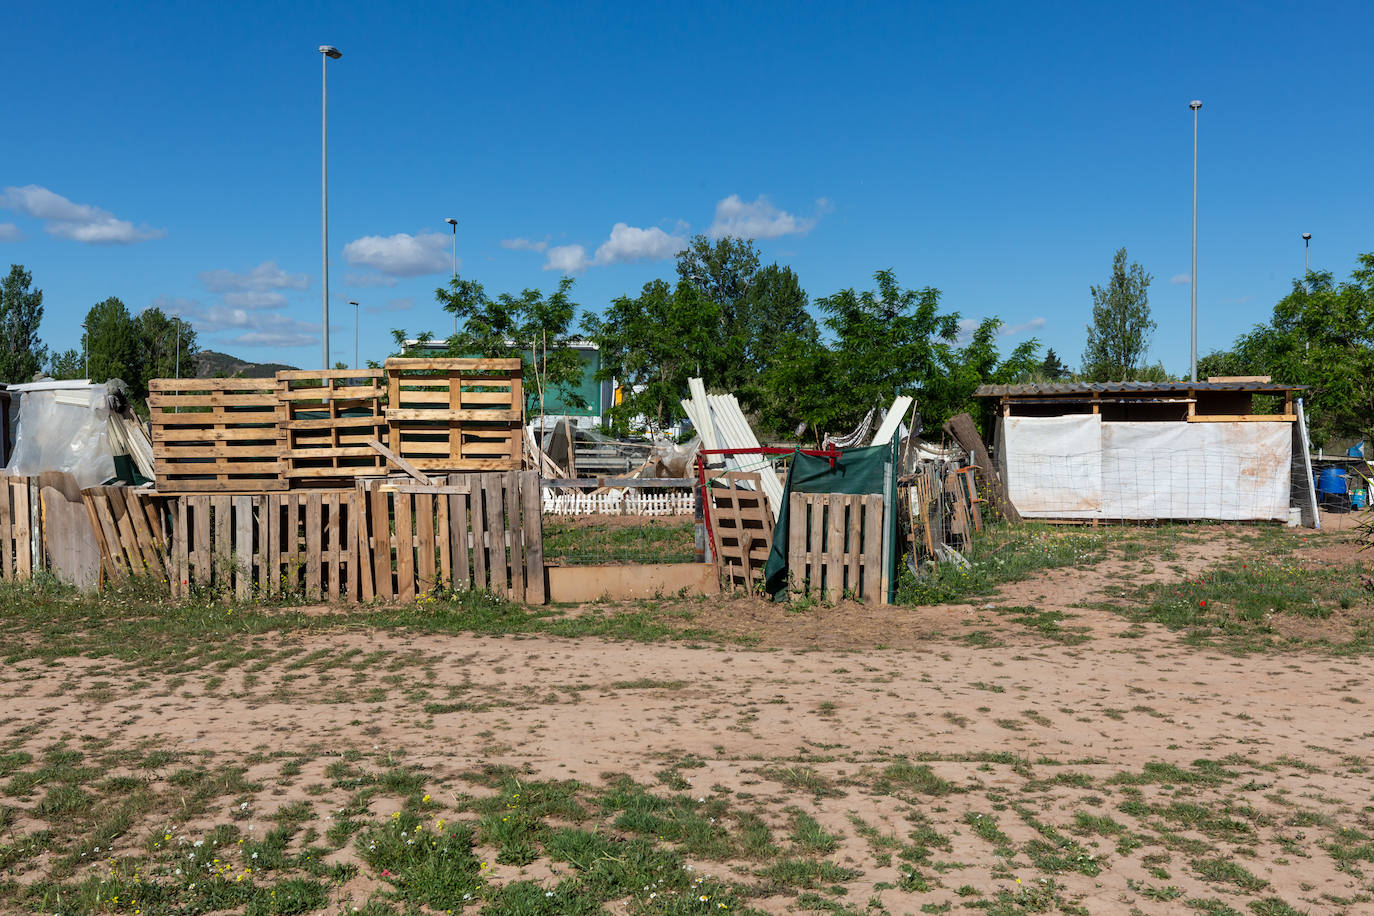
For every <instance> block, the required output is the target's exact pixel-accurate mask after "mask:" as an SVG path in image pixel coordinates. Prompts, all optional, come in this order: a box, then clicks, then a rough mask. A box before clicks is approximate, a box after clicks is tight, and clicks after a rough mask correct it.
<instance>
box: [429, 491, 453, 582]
mask: <svg viewBox="0 0 1374 916" xmlns="http://www.w3.org/2000/svg"><path fill="white" fill-rule="evenodd" d="M433 489H435V490H438V489H440V488H439V487H434V488H433ZM443 489H448V488H447V487H444V488H443ZM450 495H451V494H447V493H445V494H442V495H438V496H435V497H434V541H435V546H436V547H437V549H438V552H439V557H438V561H439V568H438V569H437V570H436V575H437V576H438V578H439V581H441V582H442V583H443V584H444V587H445V588H448V589H452V588H453V538H452V533H451V532H450V530H449V521H448V501H449V496H450Z"/></svg>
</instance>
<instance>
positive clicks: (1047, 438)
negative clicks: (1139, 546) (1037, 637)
mask: <svg viewBox="0 0 1374 916" xmlns="http://www.w3.org/2000/svg"><path fill="white" fill-rule="evenodd" d="M1002 422H1003V435H1004V441H1005V448H1006V454H1005V467H1006V472H1007V490H1008V495H1009V496H1010V498H1011V501H1012V503H1013V504H1014V505H1015V506H1016V508H1017V509H1018V510H1019V511H1020V512H1021V514H1022V515H1024V516H1026V517H1028V518H1105V519H1223V520H1232V521H1239V520H1252V519H1277V520H1284V519H1286V518H1287V517H1288V504H1289V492H1290V488H1291V483H1290V479H1289V477H1290V473H1291V472H1290V465H1291V462H1292V434H1293V429H1292V425H1291V424H1289V423H1283V422H1274V423H1271V422H1230V423H1224V422H1223V423H1185V422H1135V423H1130V422H1107V423H1104V422H1102V420H1101V418H1100V417H1099V416H1097V415H1094V414H1076V415H1071V416H1062V417H1006V418H1004V419H1003V421H1002Z"/></svg>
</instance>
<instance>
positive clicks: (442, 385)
mask: <svg viewBox="0 0 1374 916" xmlns="http://www.w3.org/2000/svg"><path fill="white" fill-rule="evenodd" d="M521 370H522V362H521V360H519V359H411V358H396V357H393V358H392V359H388V360H387V361H386V384H387V407H386V419H387V427H388V434H389V440H390V441H389V442H388V443H387V444H388V445H389V446H390V447H391V449H392V451H394V452H396V454H398V455H400V456H401V457H402V458H404V459H406V460H407V461H409V462H410V463H411V464H412V465H414V466H415V467H416V468H418V469H420V470H422V471H432V470H442V471H504V470H517V469H519V467H520V465H521V462H522V461H523V459H524V437H523V435H522V432H521V425H520V424H521V419H522V418H523V416H524V407H525V394H524V387H523V382H522V379H521Z"/></svg>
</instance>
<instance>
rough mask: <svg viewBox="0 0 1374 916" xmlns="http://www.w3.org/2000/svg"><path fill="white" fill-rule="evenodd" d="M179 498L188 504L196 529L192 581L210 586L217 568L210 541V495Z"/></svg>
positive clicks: (192, 554) (192, 555)
mask: <svg viewBox="0 0 1374 916" xmlns="http://www.w3.org/2000/svg"><path fill="white" fill-rule="evenodd" d="M178 499H179V500H180V501H181V502H184V503H185V504H186V508H187V511H189V512H190V513H191V527H192V528H193V529H194V534H193V536H192V539H193V541H194V543H193V546H192V552H191V564H192V574H191V581H192V582H194V583H195V584H196V585H199V586H202V587H204V586H208V585H209V584H210V581H211V574H212V573H213V572H214V568H215V555H214V553H212V552H211V542H210V521H211V513H210V497H208V496H180V497H178Z"/></svg>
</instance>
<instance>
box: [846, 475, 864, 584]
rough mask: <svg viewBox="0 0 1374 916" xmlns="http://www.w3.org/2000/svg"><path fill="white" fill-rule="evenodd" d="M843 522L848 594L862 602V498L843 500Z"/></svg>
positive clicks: (852, 497) (855, 497) (853, 497)
mask: <svg viewBox="0 0 1374 916" xmlns="http://www.w3.org/2000/svg"><path fill="white" fill-rule="evenodd" d="M845 513H846V516H847V517H846V518H845V520H844V541H845V543H844V555H845V578H846V581H847V583H848V588H849V591H850V593H851V594H852V595H853V596H854V598H855V599H856V600H863V597H864V593H863V590H862V589H861V588H860V583H861V571H862V566H863V552H862V551H861V549H860V541H861V540H862V539H863V531H864V529H863V514H864V501H863V499H862V497H859V496H850V497H848V498H846V499H845Z"/></svg>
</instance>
